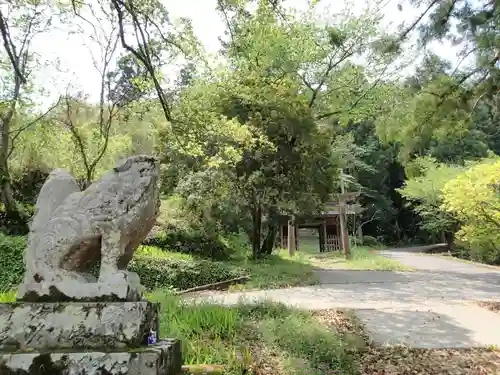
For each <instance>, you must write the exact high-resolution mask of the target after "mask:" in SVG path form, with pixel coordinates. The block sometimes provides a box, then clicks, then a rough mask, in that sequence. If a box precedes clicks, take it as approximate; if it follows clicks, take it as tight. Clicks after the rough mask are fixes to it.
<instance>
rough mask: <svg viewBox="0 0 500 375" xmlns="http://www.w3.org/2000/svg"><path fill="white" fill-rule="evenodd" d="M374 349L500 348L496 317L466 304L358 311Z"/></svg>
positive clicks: (356, 311)
mask: <svg viewBox="0 0 500 375" xmlns="http://www.w3.org/2000/svg"><path fill="white" fill-rule="evenodd" d="M355 313H356V316H357V317H358V319H359V320H360V322H361V323H363V324H364V326H365V328H366V330H367V331H368V333H369V334H370V336H371V338H372V340H373V342H374V343H375V344H376V345H408V346H411V347H414V348H477V347H485V346H490V345H495V346H500V315H499V314H495V313H493V312H491V311H488V310H485V309H482V308H480V307H477V306H473V305H467V304H448V305H444V304H442V305H441V304H440V305H433V306H429V305H428V306H414V308H411V309H410V308H408V307H406V308H404V309H398V308H383V309H380V308H378V309H358V310H355Z"/></svg>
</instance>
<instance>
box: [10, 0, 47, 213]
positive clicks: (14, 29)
mask: <svg viewBox="0 0 500 375" xmlns="http://www.w3.org/2000/svg"><path fill="white" fill-rule="evenodd" d="M53 6H54V4H52V2H48V1H35V2H25V1H9V2H8V3H7V4H5V7H2V9H1V10H0V34H1V37H2V42H3V43H2V44H3V49H4V52H5V53H4V54H2V57H1V58H0V75H1V78H2V84H3V87H2V93H1V96H0V139H1V143H0V192H1V199H2V202H3V204H4V206H5V211H6V214H7V217H12V218H14V219H15V220H18V219H21V221H26V219H27V212H26V211H25V210H24V208H23V207H22V205H19V204H18V202H16V200H15V198H14V194H13V191H12V186H11V175H10V171H9V158H10V156H11V155H12V152H13V151H14V143H15V141H16V140H17V138H18V137H19V136H20V135H21V133H22V132H23V131H25V130H26V129H28V128H29V127H31V126H33V125H35V124H36V123H37V122H38V120H40V119H41V118H42V117H43V115H42V116H40V117H39V118H35V119H33V121H30V122H28V123H27V124H24V123H21V122H20V121H18V118H17V116H18V112H19V106H21V105H29V103H30V95H29V94H30V93H31V92H32V90H33V87H32V82H31V77H32V75H33V74H32V73H33V71H34V70H35V69H36V67H37V66H38V64H39V61H38V60H37V58H36V56H34V54H33V53H32V51H31V46H32V42H33V39H34V37H35V36H36V35H37V34H40V33H43V32H45V31H47V30H48V29H49V28H50V25H51V20H52V17H53V9H52V8H53Z"/></svg>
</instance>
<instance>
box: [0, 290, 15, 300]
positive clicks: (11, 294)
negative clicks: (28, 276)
mask: <svg viewBox="0 0 500 375" xmlns="http://www.w3.org/2000/svg"><path fill="white" fill-rule="evenodd" d="M16 295H17V291H16V290H7V291H4V292H0V303H5V302H15V301H16Z"/></svg>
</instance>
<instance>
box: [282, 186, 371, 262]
mask: <svg viewBox="0 0 500 375" xmlns="http://www.w3.org/2000/svg"><path fill="white" fill-rule="evenodd" d="M359 194H360V193H359V192H350V193H343V194H339V196H338V200H337V201H336V202H327V203H326V204H325V208H324V211H322V212H320V213H319V214H318V215H315V216H314V217H301V216H300V215H297V216H295V217H286V216H285V217H283V219H282V223H281V225H280V230H279V237H278V238H277V243H276V246H278V247H280V248H288V249H289V252H291V253H293V252H294V251H295V249H299V246H300V244H299V239H298V236H297V233H298V230H299V228H311V229H313V228H316V229H317V230H318V233H319V249H320V252H325V251H342V250H343V251H344V252H346V251H347V252H348V251H349V250H348V249H349V244H348V242H349V235H348V233H347V223H346V216H347V215H357V214H359V213H360V212H361V211H362V208H361V206H360V205H359V204H358V203H357V199H358V197H359ZM289 239H291V240H292V243H291V244H289V242H288V241H289Z"/></svg>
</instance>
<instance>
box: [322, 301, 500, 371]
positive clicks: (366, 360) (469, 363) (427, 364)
mask: <svg viewBox="0 0 500 375" xmlns="http://www.w3.org/2000/svg"><path fill="white" fill-rule="evenodd" d="M496 307H497V308H500V303H498V304H497V305H496ZM497 311H499V310H497ZM316 316H317V318H318V319H319V320H320V321H322V322H323V323H325V324H327V325H329V326H330V327H332V328H336V329H337V331H338V332H339V333H340V334H342V335H343V336H344V338H345V339H346V341H347V342H349V344H350V345H352V347H353V350H356V349H357V351H358V354H357V360H358V361H359V367H360V370H361V374H362V375H416V374H422V375H489V374H492V375H493V374H500V352H498V351H494V350H490V349H487V348H484V349H415V348H409V347H406V346H392V347H375V346H374V345H372V343H371V342H370V338H369V336H368V335H367V334H366V332H365V331H364V330H363V327H362V325H361V324H360V323H359V322H358V320H357V319H356V316H355V315H354V313H353V312H351V311H347V310H345V311H341V310H337V311H335V310H322V311H318V312H317V313H316Z"/></svg>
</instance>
